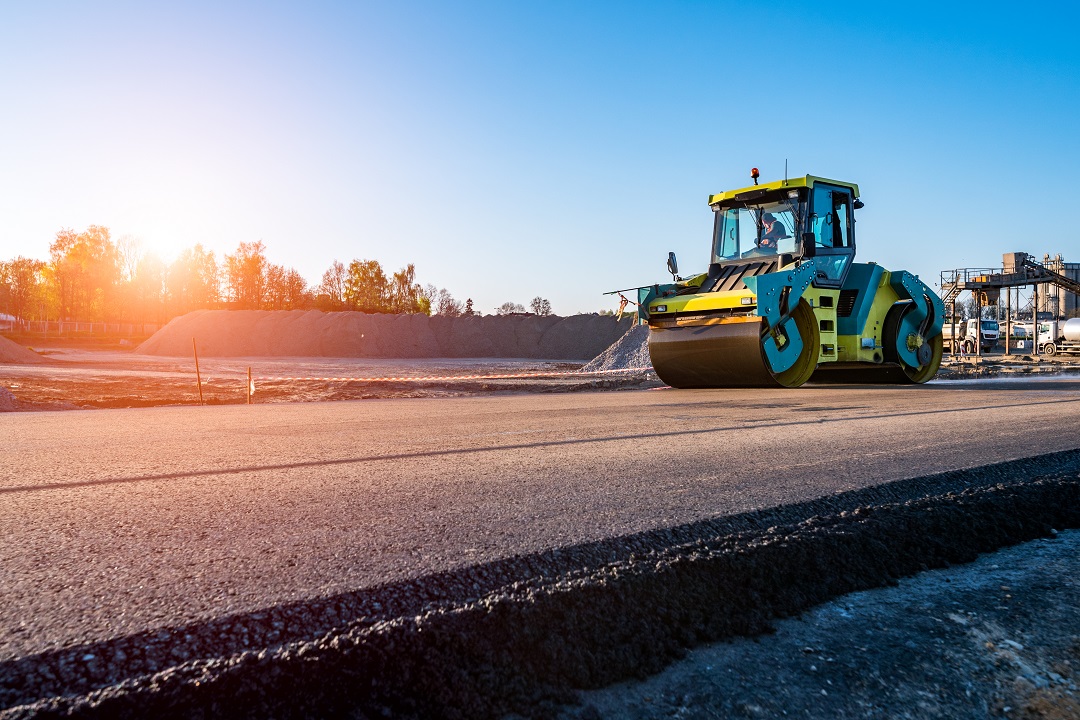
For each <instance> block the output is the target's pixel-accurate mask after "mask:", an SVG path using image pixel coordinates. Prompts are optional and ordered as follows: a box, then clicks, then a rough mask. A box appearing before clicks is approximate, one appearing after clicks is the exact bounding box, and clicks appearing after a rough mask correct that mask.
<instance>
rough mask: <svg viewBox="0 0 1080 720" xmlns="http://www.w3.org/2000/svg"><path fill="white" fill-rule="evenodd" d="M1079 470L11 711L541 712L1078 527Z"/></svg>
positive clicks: (980, 475) (1007, 473)
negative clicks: (843, 598) (779, 622)
mask: <svg viewBox="0 0 1080 720" xmlns="http://www.w3.org/2000/svg"><path fill="white" fill-rule="evenodd" d="M1078 466H1080V452H1077V451H1070V452H1065V453H1056V454H1054V455H1051V456H1046V457H1045V458H1038V459H1028V460H1021V461H1013V462H1010V463H1002V464H999V465H995V466H989V467H985V468H973V469H970V470H961V471H952V472H949V473H942V474H939V475H935V476H930V477H928V478H920V479H916V480H912V481H901V483H899V484H897V483H894V484H890V486H892V487H890V486H882V488H880V489H878V488H875V489H874V490H875V491H877V492H876V493H869V495H878V496H879V497H877V498H871V497H866V495H867V493H861V492H860V493H853V494H852V495H854V496H857V497H858V499H860V500H864V501H865V500H871V499H876V500H878V502H869V503H864V504H860V505H858V506H857V507H855V508H854V509H851V503H850V502H844V501H839V500H838V499H837V498H836V497H834V498H826V499H823V500H822V501H815V502H812V503H804V504H801V505H800V506H799V507H800V510H801V511H802V512H801V514H802V519H800V520H797V521H796V520H794V517H795V516H794V515H791V516H790V517H792V518H793V521H791V522H787V523H780V524H776V525H772V526H770V527H767V528H761V527H756V528H755V527H753V525H754V524H755V523H750V524H747V525H746V526H745V527H746V529H743V530H736V531H734V532H731V531H732V530H733V528H732V527H730V526H729V527H722V524H721V526H717V525H716V524H712V523H702V524H695V526H693V527H691V526H684V527H683V528H677V529H672V530H668V531H662V532H661V533H660V534H662V535H663V534H665V533H666V537H667V541H666V543H664V542H655V543H653V542H650V543H649V545H650V546H651V547H649V548H648V549H643V548H642V547H641V546H640V545H633V544H631V545H628V546H627V547H628V548H629V549H628V551H627V552H625V553H619V555H621V557H618V558H616V559H614V560H612V561H611V562H608V563H606V564H603V565H601V566H598V567H593V568H589V569H587V570H584V571H580V572H576V573H567V574H564V575H562V576H561V577H547V578H543V579H536V580H533V581H514V582H513V583H511V584H509V585H505V586H502V587H499V588H498V589H496V590H494V591H491V592H488V593H487V594H485V595H484V596H483V597H479V598H475V599H472V600H470V601H469V602H449V603H446V604H444V605H443V606H441V607H432V608H429V609H428V610H427V611H426V612H423V613H421V614H417V615H414V616H400V617H393V618H389V619H386V620H381V621H378V622H374V623H356V624H354V625H352V626H347V627H343V628H341V629H338V630H335V631H332V632H330V633H327V634H325V635H323V636H322V637H319V638H317V639H314V640H306V641H297V642H291V643H285V644H282V645H280V646H277V647H273V648H268V649H264V650H260V651H257V652H256V651H246V652H243V653H239V654H236V655H233V656H229V657H218V658H211V659H205V660H197V661H194V662H189V663H185V664H183V665H180V666H178V667H175V668H170V669H169V670H166V671H164V672H160V673H156V674H154V675H152V676H149V677H139V678H133V679H130V680H127V681H125V682H122V683H119V684H116V685H113V686H110V687H106V688H102V689H100V690H95V691H93V692H90V693H86V694H83V695H77V696H63V697H51V698H42V699H40V700H38V701H36V702H33V703H31V704H28V705H22V706H18V707H11V708H8V709H7V710H3V711H0V718H5V720H6V719H7V718H23V717H135V716H139V717H145V716H160V717H200V716H202V717H209V716H222V715H228V716H236V717H311V716H328V715H349V716H351V717H358V718H364V717H381V716H385V715H386V714H387V713H389V715H390V716H395V717H445V718H459V717H461V718H463V717H500V716H505V715H507V714H509V713H519V714H522V715H526V716H532V717H542V716H545V715H547V714H549V713H550V712H551V711H553V710H554V708H555V706H556V705H557V704H558V703H562V702H566V701H568V700H572V699H573V694H574V690H575V689H585V688H593V687H600V686H603V685H606V684H610V683H612V682H616V681H619V680H622V679H626V678H629V677H637V676H641V675H645V674H648V673H651V672H655V671H657V670H659V669H661V668H662V667H663V666H664V665H666V664H667V662H669V661H670V660H671V659H673V658H676V657H678V656H679V655H680V654H681V652H682V650H683V648H686V647H690V646H693V645H694V644H697V643H701V642H706V641H712V640H717V639H721V638H723V637H730V636H732V635H752V634H757V633H760V632H766V631H768V629H769V627H770V623H771V621H772V620H773V619H774V618H777V617H784V616H787V615H791V614H794V613H798V612H800V611H802V610H805V609H807V608H809V607H812V606H813V605H816V604H818V603H820V602H823V601H825V600H828V599H830V598H833V597H836V596H838V595H842V594H844V593H847V592H852V591H855V590H862V589H868V588H871V587H875V586H879V585H882V584H891V583H894V582H895V581H896V580H897V579H898V578H900V577H904V576H906V575H911V574H914V573H916V572H919V571H921V570H923V569H927V568H933V567H943V566H946V565H948V564H954V563H959V562H968V561H971V560H973V559H975V557H977V556H978V555H979V554H981V553H986V552H990V551H993V550H996V549H998V548H1000V547H1004V546H1006V545H1011V544H1015V543H1018V542H1023V541H1026V540H1031V539H1034V538H1037V537H1047V536H1050V535H1052V530H1053V529H1065V528H1073V527H1080V477H1077V476H1076V470H1077V467H1078ZM1033 473H1037V474H1039V475H1042V476H1043V477H1042V479H1035V478H1034V475H1033ZM1050 475H1056V477H1049V476H1050ZM965 480H970V481H971V482H970V487H967V488H966V489H961V488H962V487H963V485H965V484H967V483H966V482H965ZM899 485H903V487H904V488H905V493H899V494H900V495H902V494H906V493H910V492H911V490H912V489H913V488H914V487H921V488H922V489H923V490H924V494H923V495H922V497H918V498H915V499H909V500H901V499H898V498H897V497H896V495H897V494H898V493H897V492H896V487H897V486H899ZM845 495H847V494H845ZM890 496H892V497H891V498H890ZM844 506H846V507H847V508H848V509H840V508H842V507H844ZM810 510H819V511H820V512H815V513H813V514H808V511H810ZM717 530H720V531H721V532H720V533H719V534H718V533H717V532H716V531H717ZM656 534H657V533H652V535H653V536H655V535H656ZM654 539H655V537H654Z"/></svg>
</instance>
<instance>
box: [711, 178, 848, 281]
mask: <svg viewBox="0 0 1080 720" xmlns="http://www.w3.org/2000/svg"><path fill="white" fill-rule="evenodd" d="M709 204H710V206H711V207H712V209H713V212H714V213H715V221H714V225H713V251H712V260H711V263H710V268H709V269H710V274H712V273H713V272H714V271H716V270H719V269H720V268H722V267H725V266H731V265H743V264H749V263H755V264H757V263H760V262H761V261H762V260H778V261H779V266H780V267H784V266H785V265H788V264H790V263H791V262H794V261H795V260H798V259H801V258H810V257H813V258H817V268H818V272H817V279H816V280H815V281H814V284H815V285H816V286H818V287H839V286H840V285H841V284H842V283H843V281H844V278H845V277H846V276H847V272H848V269H849V267H850V266H851V262H852V260H853V258H854V257H855V216H854V210H855V209H856V208H859V207H862V203H861V202H860V201H859V200H858V188H857V187H856V186H854V185H849V184H846V183H839V182H835V181H831V180H825V179H824V178H816V177H813V176H809V175H808V176H806V177H803V178H796V179H793V180H784V181H781V182H775V183H769V184H768V185H761V186H755V187H752V188H748V189H744V190H735V191H732V192H729V193H723V194H721V195H713V196H712V197H710V198H709Z"/></svg>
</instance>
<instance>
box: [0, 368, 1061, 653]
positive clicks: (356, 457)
mask: <svg viewBox="0 0 1080 720" xmlns="http://www.w3.org/2000/svg"><path fill="white" fill-rule="evenodd" d="M0 444H2V448H3V449H2V452H3V454H2V457H3V462H2V463H0V660H3V659H9V658H14V657H20V656H23V655H27V654H33V653H37V652H41V651H44V650H48V649H53V648H59V647H64V646H71V645H75V644H80V643H84V642H85V643H89V642H95V641H98V640H104V639H108V638H113V637H118V636H123V635H128V634H131V633H135V632H140V631H144V630H148V629H154V628H158V627H163V626H177V625H182V624H187V623H190V622H196V621H201V620H208V619H212V618H216V617H220V616H223V615H228V614H232V613H238V612H247V611H252V610H257V609H259V608H265V607H269V606H273V605H276V604H279V603H283V602H293V601H298V600H304V599H310V598H315V597H325V596H329V595H334V594H337V593H341V592H347V591H350V590H356V589H361V588H364V587H371V586H373V585H377V584H381V583H384V582H388V581H395V580H402V579H407V578H412V577H416V576H420V575H424V574H427V573H430V572H433V571H439V570H446V569H452V568H456V567H461V566H463V565H470V564H474V563H477V562H482V561H487V560H493V559H498V558H503V557H507V556H510V555H513V554H518V553H527V552H533V551H538V550H543V549H547V548H551V547H555V546H561V545H568V544H573V543H578V542H583V541H591V540H599V539H603V538H606V537H610V536H613V535H621V534H626V533H633V532H638V531H642V530H647V529H651V528H657V527H663V526H670V525H676V524H681V523H686V522H691V521H695V520H701V519H705V518H711V517H716V516H720V515H726V514H730V513H735V512H740V511H745V510H750V509H757V508H764V507H770V506H775V505H779V504H784V503H790V502H797V501H802V500H809V499H813V498H817V497H821V496H824V495H828V494H832V493H836V492H838V491H844V490H850V489H855V488H860V487H865V486H869V485H875V484H879V483H882V482H886V481H890V480H896V479H901V478H908V477H915V476H920V475H926V474H931V473H935V472H939V471H944V470H950V469H958V468H967V467H975V466H979V465H985V464H988V463H993V462H998V461H1004V460H1011V459H1016V458H1021V457H1028V456H1035V455H1039V454H1042V453H1047V452H1052V451H1058V450H1066V449H1074V448H1077V447H1080V379H1069V378H1056V379H1055V378H1049V379H1021V380H1001V381H978V382H957V383H945V382H936V383H931V384H930V385H927V386H919V387H891V386H889V387H868V386H862V387H805V388H801V389H799V390H712V391H704V390H700V391H678V390H671V389H661V390H649V391H632V392H607V393H581V394H556V395H535V394H534V395H512V396H486V397H472V398H460V399H410V400H365V401H353V402H337V403H322V404H294V405H253V406H227V407H175V408H148V409H137V410H110V411H77V412H54V413H7V414H4V415H0Z"/></svg>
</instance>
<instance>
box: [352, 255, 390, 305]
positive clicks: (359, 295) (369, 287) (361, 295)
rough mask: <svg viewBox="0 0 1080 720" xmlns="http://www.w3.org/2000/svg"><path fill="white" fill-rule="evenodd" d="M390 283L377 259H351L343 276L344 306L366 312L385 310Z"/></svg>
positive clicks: (387, 303)
mask: <svg viewBox="0 0 1080 720" xmlns="http://www.w3.org/2000/svg"><path fill="white" fill-rule="evenodd" d="M389 290H390V284H389V283H388V282H387V280H386V273H384V272H383V269H382V265H380V264H379V261H378V260H353V261H352V262H351V263H349V271H348V273H347V275H346V276H345V306H346V307H348V308H349V309H350V310H359V311H360V312H366V313H381V312H387V311H388V310H389V309H390V306H389Z"/></svg>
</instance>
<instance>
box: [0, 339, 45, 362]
mask: <svg viewBox="0 0 1080 720" xmlns="http://www.w3.org/2000/svg"><path fill="white" fill-rule="evenodd" d="M41 362H45V358H43V357H41V356H40V355H38V354H37V353H36V352H34V351H33V350H28V349H26V348H24V347H23V346H22V345H19V344H18V343H15V342H12V341H11V340H8V339H7V338H6V337H0V363H7V364H9V365H29V364H31V363H41Z"/></svg>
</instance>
